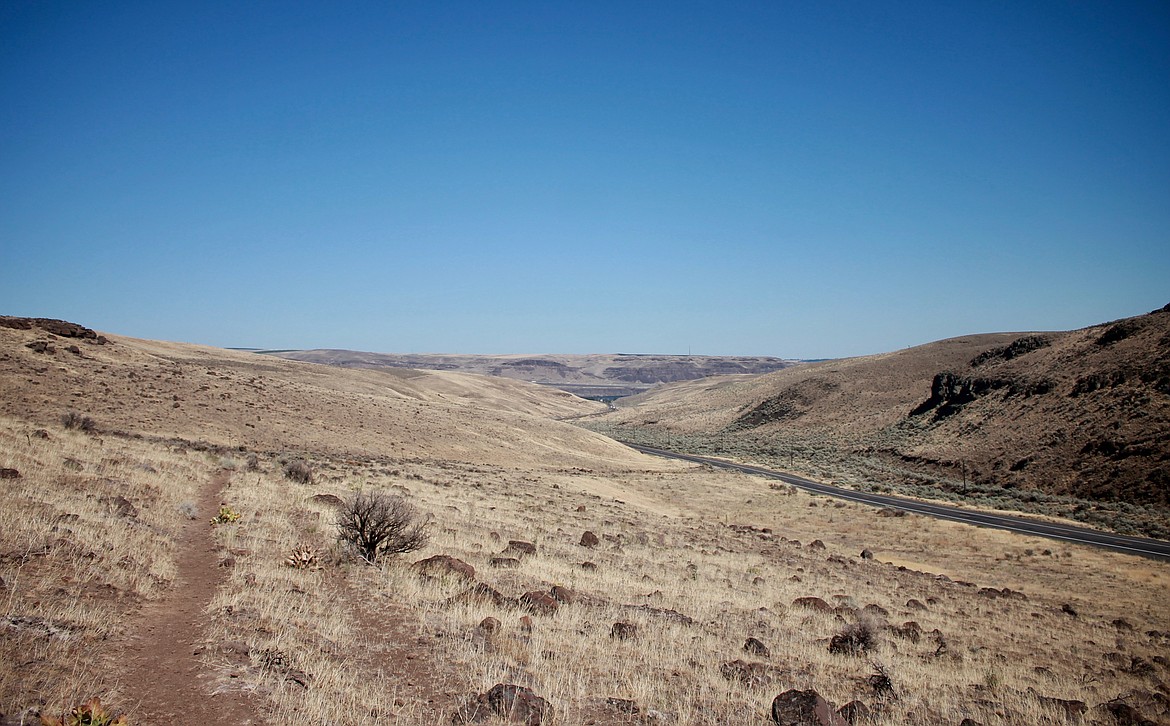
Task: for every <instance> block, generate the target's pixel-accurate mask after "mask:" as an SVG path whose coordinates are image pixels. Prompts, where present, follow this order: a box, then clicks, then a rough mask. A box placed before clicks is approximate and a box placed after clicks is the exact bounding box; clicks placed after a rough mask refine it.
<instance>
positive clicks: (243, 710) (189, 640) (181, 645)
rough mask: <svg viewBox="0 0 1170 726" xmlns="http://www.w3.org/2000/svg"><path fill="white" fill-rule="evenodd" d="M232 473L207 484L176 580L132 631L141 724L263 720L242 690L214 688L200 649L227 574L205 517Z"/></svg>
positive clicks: (181, 547)
mask: <svg viewBox="0 0 1170 726" xmlns="http://www.w3.org/2000/svg"><path fill="white" fill-rule="evenodd" d="M229 476H230V475H229V474H228V473H227V472H221V473H219V474H217V475H216V476H214V477H212V478H211V479H210V480H209V481H208V482H207V484H205V485H204V486H203V489H202V490H201V491H200V493H199V502H198V509H199V516H198V517H196V518H195V519H194V520H191V521H188V522H186V523H185V524H184V525H183V531H182V533H181V534H180V535H179V540H178V553H179V554H178V557H177V560H176V563H175V564H176V567H177V570H178V572H177V574H176V577H175V582H174V585H173V586H172V588H171V590H170V592H168V593H167V594H166V595H165V596H164V597H163V598H162V599H160V600H158V601H156V602H153V603H150V604H149V605H147V606H146V607H145V608H144V610H143V613H142V616H141V619H140V621H139V623H138V625H137V627H136V628H134V629H133V630H132V631H131V632H130V633H129V635H128V639H127V646H126V649H125V652H124V654H123V655H122V658H121V660H120V661H119V663H120V665H121V666H122V673H121V675H122V682H123V684H124V688H125V695H126V704H127V705H128V706H130V715H131V717H132V719H133V723H135V724H143V725H146V724H149V725H151V726H158V725H160V724H196V723H197V724H217V725H219V724H222V725H223V726H243V725H244V724H259V723H262V722H261V720H260V719H259V718H258V717H257V716H256V714H255V711H254V709H253V708H252V707H251V705H250V704H249V703H248V701H247V699H246V698H245V697H244V696H243V695H242V694H240V693H238V692H232V693H221V694H218V695H215V696H214V697H213V696H212V695H211V691H212V674H211V673H210V672H209V671H207V670H206V669H204V668H203V667H202V665H201V664H200V662H199V656H198V655H196V651H197V650H198V642H199V638H200V631H201V625H202V623H203V619H204V615H203V610H204V608H206V607H207V604H208V603H209V602H210V601H211V597H212V595H214V594H215V591H216V589H217V588H218V587H219V585H220V583H221V582H222V580H223V578H224V577H225V575H226V570H223V569H221V568H219V567H218V560H219V558H218V557H217V556H216V546H215V541H214V539H213V537H212V532H211V528H210V527H208V526H207V519H208V517H210V516H211V514H210V513H214V512H216V511H218V508H219V502H220V492H221V491H222V490H223V488H224V486H225V485H226V484H227V483H228V479H229Z"/></svg>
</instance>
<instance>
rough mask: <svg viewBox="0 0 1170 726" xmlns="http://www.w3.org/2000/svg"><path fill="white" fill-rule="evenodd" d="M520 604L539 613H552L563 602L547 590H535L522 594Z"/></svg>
mask: <svg viewBox="0 0 1170 726" xmlns="http://www.w3.org/2000/svg"><path fill="white" fill-rule="evenodd" d="M520 604H521V605H522V606H524V607H526V608H528V609H530V610H532V611H533V612H535V613H537V614H539V615H552V614H553V613H555V612H556V611H557V609H558V608H560V606H561V604H560V603H559V602H557V600H556V598H554V597H553V596H552V595H550V594H548V593H547V592H541V591H540V590H533V591H532V592H526V593H524V594H523V595H521V596H520Z"/></svg>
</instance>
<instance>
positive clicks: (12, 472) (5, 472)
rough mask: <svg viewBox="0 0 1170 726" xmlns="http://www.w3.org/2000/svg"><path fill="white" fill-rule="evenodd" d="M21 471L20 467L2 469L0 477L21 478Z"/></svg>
mask: <svg viewBox="0 0 1170 726" xmlns="http://www.w3.org/2000/svg"><path fill="white" fill-rule="evenodd" d="M19 478H20V471H19V470H18V469H0V479H19Z"/></svg>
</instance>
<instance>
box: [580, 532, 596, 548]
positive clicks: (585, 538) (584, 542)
mask: <svg viewBox="0 0 1170 726" xmlns="http://www.w3.org/2000/svg"><path fill="white" fill-rule="evenodd" d="M580 544H581V546H582V547H596V546H597V545H599V544H601V540H600V539H598V538H597V535H595V534H593V533H592V532H586V533H584V534H582V535H581V543H580Z"/></svg>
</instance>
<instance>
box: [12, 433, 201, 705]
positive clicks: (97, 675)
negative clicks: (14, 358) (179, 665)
mask: <svg viewBox="0 0 1170 726" xmlns="http://www.w3.org/2000/svg"><path fill="white" fill-rule="evenodd" d="M83 430H84V429H83V428H82V427H75V429H74V430H68V429H64V428H60V429H39V430H34V429H33V428H32V427H30V426H28V425H27V424H25V423H23V422H20V421H16V420H13V419H11V418H9V417H3V418H0V466H2V467H4V468H6V469H12V470H15V471H16V472H18V473H19V476H18V477H14V478H12V479H10V480H6V481H4V482H3V488H2V490H0V496H2V500H0V583H2V584H0V663H5V664H9V665H7V666H3V667H0V704H4V706H3V707H4V708H5V709H12V713H11V714H8V713H7V712H6V714H5V715H12V716H14V717H16V716H17V714H16V710H17V709H22V710H25V711H27V710H29V709H32V710H39V709H45V710H46V711H47V712H50V711H54V710H55V711H57V712H58V713H60V712H67V711H68V710H69V709H70V708H72V707H73V706H74V705H75V704H78V703H85V702H87V701H88V700H89V699H90V698H91V697H93V696H100V697H101V698H102V699H103V700H105V701H106V702H107V703H111V704H119V703H120V699H119V698H118V696H119V692H120V691H119V688H120V687H119V684H118V682H117V672H116V670H112V669H111V668H110V667H109V663H108V662H107V660H108V659H109V658H111V657H112V656H114V655H116V654H115V653H114V652H113V649H112V648H111V646H110V643H111V642H113V641H115V640H116V639H117V637H118V636H119V635H120V634H121V633H123V632H124V628H125V625H126V617H127V615H128V614H130V613H131V612H133V611H134V610H135V609H136V608H137V607H138V606H139V605H140V604H141V603H144V602H147V601H150V600H153V599H155V598H157V597H159V596H160V594H161V593H162V592H163V591H165V589H166V588H167V587H168V586H169V584H170V582H171V580H172V578H173V577H174V572H175V570H174V557H175V552H174V538H175V536H176V533H177V532H178V530H179V528H180V527H181V524H182V522H183V521H184V517H183V515H182V514H181V513H180V507H181V506H182V504H183V502H184V501H187V500H190V499H191V498H192V492H193V489H194V484H193V483H194V482H196V481H198V480H199V479H201V478H205V477H206V476H207V475H208V474H207V472H208V471H209V470H210V469H211V466H210V464H209V462H208V461H207V460H205V459H203V458H202V457H198V456H187V455H184V454H183V453H182V452H179V451H170V450H167V449H165V448H161V447H158V446H156V445H151V444H147V443H145V442H142V441H136V440H133V439H121V438H115V437H110V436H106V437H104V438H95V437H93V436H85V435H81V432H82V431H83Z"/></svg>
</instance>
